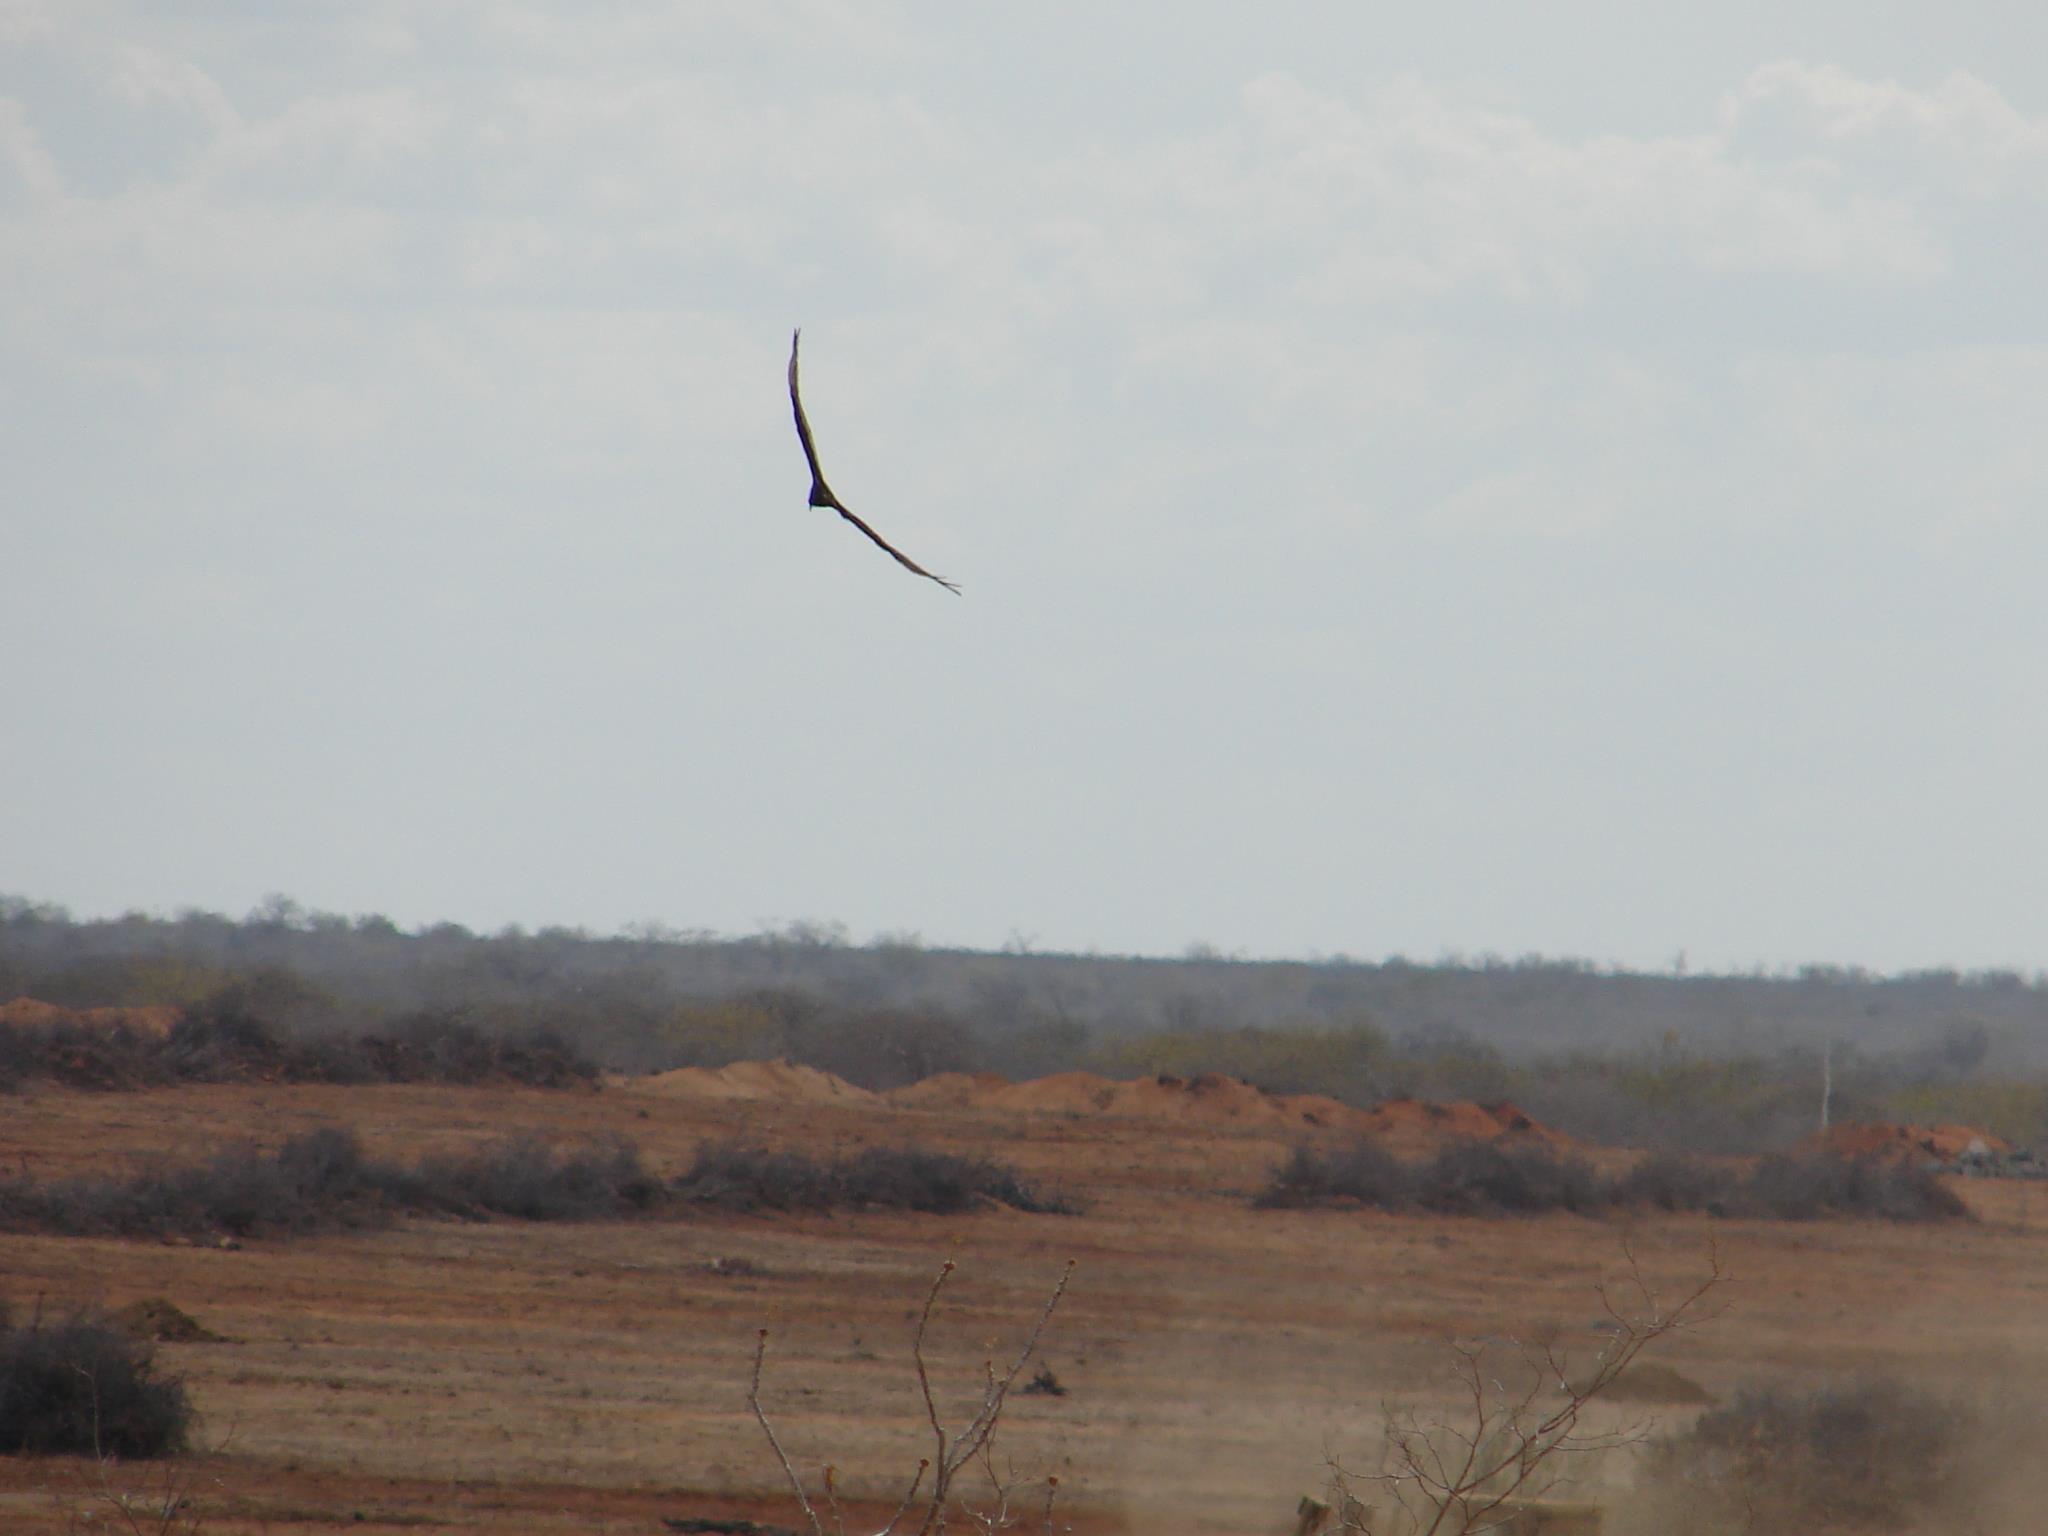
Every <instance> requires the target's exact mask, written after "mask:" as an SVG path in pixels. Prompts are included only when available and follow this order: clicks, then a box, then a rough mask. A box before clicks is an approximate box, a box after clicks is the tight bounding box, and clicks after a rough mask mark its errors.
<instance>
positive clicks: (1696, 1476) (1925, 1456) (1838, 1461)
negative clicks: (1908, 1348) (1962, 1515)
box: [1643, 1380, 1976, 1536]
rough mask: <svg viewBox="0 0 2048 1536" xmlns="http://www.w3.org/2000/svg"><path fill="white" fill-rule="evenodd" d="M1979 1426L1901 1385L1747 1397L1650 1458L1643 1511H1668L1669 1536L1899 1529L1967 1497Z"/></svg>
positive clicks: (1754, 1392) (1762, 1391) (1770, 1390)
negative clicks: (1971, 1456) (1968, 1470)
mask: <svg viewBox="0 0 2048 1536" xmlns="http://www.w3.org/2000/svg"><path fill="white" fill-rule="evenodd" d="M1975 1427H1976V1426H1975V1424H1974V1422H1973V1420H1972V1418H1971V1416H1970V1415H1968V1414H1966V1413H1965V1412H1963V1411H1962V1410H1961V1409H1959V1408H1957V1407H1956V1406H1955V1405H1953V1404H1951V1403H1948V1402H1945V1401H1943V1400H1942V1399H1940V1398H1938V1397H1934V1396H1932V1395H1930V1394H1928V1393H1926V1392H1923V1391H1920V1390H1919V1389H1917V1388H1914V1387H1911V1386H1908V1385H1905V1384H1904V1383H1901V1382H1898V1381H1890V1380H1880V1381H1866V1382H1859V1383H1855V1384H1852V1385H1847V1386H1833V1387H1823V1388H1820V1389H1819V1390H1815V1391H1806V1392H1798V1391H1791V1390H1787V1389H1784V1388H1779V1387H1763V1388H1756V1387H1752V1388H1745V1389H1744V1390H1742V1391H1741V1392H1739V1393H1738V1394H1737V1395H1736V1397H1735V1400H1734V1401H1733V1402H1731V1403H1730V1404H1728V1406H1726V1407H1724V1408H1717V1409H1713V1410H1711V1411H1709V1412H1707V1413H1704V1414H1702V1415H1701V1416H1700V1417H1699V1418H1698V1419H1697V1420H1695V1421H1694V1422H1693V1425H1692V1427H1691V1428H1690V1429H1688V1430H1687V1431H1685V1433H1683V1434H1680V1435H1677V1436H1674V1437H1672V1438H1671V1439H1668V1440H1664V1441H1661V1442H1659V1443H1658V1444H1657V1445H1656V1446H1655V1447H1654V1448H1653V1450H1652V1451H1651V1454H1650V1458H1649V1462H1648V1465H1647V1467H1646V1469H1645V1477H1644V1479H1643V1481H1644V1484H1645V1487H1646V1490H1647V1495H1648V1497H1647V1500H1646V1502H1649V1503H1652V1504H1662V1505H1664V1506H1666V1507H1665V1509H1664V1510H1663V1511H1661V1512H1660V1518H1659V1525H1660V1528H1662V1529H1665V1530H1667V1531H1669V1532H1671V1533H1672V1536H1680V1533H1688V1532H1692V1531H1709V1530H1713V1531H1718V1530H1723V1529H1734V1528H1738V1526H1739V1528H1740V1529H1744V1530H1754V1531H1760V1532H1780V1531H1782V1532H1794V1531H1796V1532H1802V1533H1803V1532H1809V1531H1836V1532H1845V1533H1846V1532H1860V1531H1871V1532H1876V1531H1894V1530H1898V1529H1900V1528H1901V1527H1902V1526H1903V1525H1911V1524H1915V1517H1916V1516H1921V1515H1925V1514H1926V1513H1927V1512H1929V1511H1931V1510H1934V1509H1937V1508H1953V1507H1955V1505H1956V1503H1957V1501H1958V1499H1959V1496H1962V1495H1964V1494H1965V1493H1966V1490H1965V1489H1964V1488H1963V1487H1962V1484H1963V1482H1964V1481H1965V1477H1964V1474H1965V1470H1966V1457H1967V1454H1968V1451H1969V1447H1970V1442H1971V1439H1972V1436H1973V1433H1974V1431H1975ZM1962 1502H1967V1500H1966V1499H1964V1500H1962ZM1967 1523H1968V1522H1964V1524H1967Z"/></svg>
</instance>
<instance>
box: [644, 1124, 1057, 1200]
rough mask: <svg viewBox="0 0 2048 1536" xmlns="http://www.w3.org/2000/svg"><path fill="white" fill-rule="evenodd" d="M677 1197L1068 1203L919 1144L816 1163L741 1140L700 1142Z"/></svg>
mask: <svg viewBox="0 0 2048 1536" xmlns="http://www.w3.org/2000/svg"><path fill="white" fill-rule="evenodd" d="M675 1194H676V1196H677V1198H679V1199H682V1200H686V1201H689V1202H691V1203H692V1204H697V1205H711V1206H717V1207H719V1208H720V1209H722V1210H731V1211H828V1210H834V1209H838V1208H840V1207H845V1206H854V1207H874V1208H880V1209H888V1210H905V1211H926V1212H932V1213H935V1214H941V1215H943V1214H947V1213H950V1212H954V1211H964V1210H969V1209H971V1208H973V1207H974V1206H977V1205H981V1204H985V1203H988V1202H991V1201H993V1202H995V1203H997V1204H1000V1205H1007V1206H1011V1207H1014V1208H1015V1209H1017V1210H1020V1211H1041V1212H1067V1211H1070V1210H1071V1209H1072V1206H1071V1205H1070V1204H1069V1203H1068V1202H1066V1201H1064V1200H1062V1199H1059V1198H1057V1197H1054V1196H1047V1195H1043V1194H1040V1193H1038V1192H1036V1191H1034V1190H1032V1189H1031V1188H1029V1187H1028V1186H1027V1185H1026V1184H1025V1183H1024V1182H1023V1180H1021V1179H1020V1178H1018V1176H1017V1174H1016V1172H1015V1171H1014V1170H1012V1169H1010V1168H1007V1167H1005V1166H1004V1165H1002V1164H1001V1163H996V1162H991V1161H989V1160H987V1159H985V1158H969V1157H959V1156H956V1155H954V1154H953V1153H950V1152H933V1151H928V1150H926V1149H924V1148H921V1147H869V1148H867V1149H866V1150H864V1151H861V1152H856V1153H854V1154H853V1155H852V1156H850V1157H840V1158H833V1159H830V1160H827V1161H824V1162H820V1161H818V1160H817V1159H815V1158H811V1157H807V1156H805V1155H804V1154H802V1153H800V1152H772V1151H769V1150H767V1149H765V1148H761V1147H752V1146H747V1145H745V1144H743V1143H740V1142H729V1141H728V1142H712V1143H708V1144H707V1145H705V1146H703V1147H700V1148H699V1149H698V1152H697V1156H696V1160H695V1161H694V1162H693V1163H692V1164H691V1165H690V1169H689V1171H688V1172H686V1173H685V1174H684V1175H683V1176H682V1177H681V1178H680V1179H678V1180H677V1181H676V1183H675Z"/></svg>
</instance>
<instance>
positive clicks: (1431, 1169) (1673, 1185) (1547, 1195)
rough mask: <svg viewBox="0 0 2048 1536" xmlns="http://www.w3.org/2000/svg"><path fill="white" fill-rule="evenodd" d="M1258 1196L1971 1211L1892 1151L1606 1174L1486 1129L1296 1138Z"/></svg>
mask: <svg viewBox="0 0 2048 1536" xmlns="http://www.w3.org/2000/svg"><path fill="white" fill-rule="evenodd" d="M1253 1204H1255V1205H1257V1206H1260V1207H1264V1208H1268V1209H1270V1208H1275V1207H1287V1206H1311V1205H1336V1204H1355V1205H1366V1206H1372V1207H1375V1208H1377V1209H1380V1210H1388V1211H1429V1212H1433V1213H1437V1214H1441V1215H1453V1216H1487V1215H1521V1214H1534V1213H1536V1212H1539V1211H1574V1212H1578V1213H1581V1214H1594V1213H1598V1212H1602V1211H1608V1210H1613V1209H1631V1210H1643V1209H1651V1210H1661V1211H1697V1212H1704V1213H1706V1214H1707V1215H1711V1216H1730V1217H1755V1218H1763V1219H1768V1220H1778V1221H1812V1220H1816V1219H1818V1218H1821V1217H1827V1216H1869V1217H1877V1218H1881V1219H1883V1220H1886V1221H1945V1220H1955V1219H1958V1218H1963V1217H1967V1216H1968V1214H1969V1211H1968V1208H1967V1207H1966V1206H1965V1205H1964V1204H1963V1202H1962V1200H1961V1199H1960V1198H1959V1197H1958V1196H1957V1195H1956V1193H1955V1191H1954V1190H1952V1189H1950V1188H1949V1187H1948V1185H1947V1184H1945V1183H1944V1182H1942V1180H1941V1179H1940V1177H1939V1176H1937V1175H1935V1174H1931V1173H1929V1172H1927V1171H1926V1170H1925V1169H1922V1168H1917V1167H1913V1166H1911V1165H1907V1164H1902V1163H1896V1162H1891V1163H1887V1162H1880V1161H1878V1160H1875V1159H1869V1158H1860V1159H1850V1158H1841V1157H1772V1158H1765V1159H1763V1160H1762V1161H1761V1162H1759V1163H1758V1164H1757V1165H1756V1166H1755V1167H1754V1168H1752V1169H1750V1170H1749V1171H1747V1172H1745V1171H1743V1170H1741V1169H1739V1168H1736V1167H1733V1166H1729V1165H1726V1164H1712V1163H1701V1162H1694V1161H1692V1160H1691V1159H1688V1158H1682V1157H1675V1156H1671V1155H1668V1154H1658V1155H1656V1156H1653V1157H1650V1158H1646V1159H1645V1160H1644V1161H1642V1162H1641V1163H1638V1164H1637V1165H1636V1166H1635V1167H1634V1168H1632V1169H1631V1170H1629V1171H1628V1172H1627V1173H1624V1174H1621V1175H1619V1176H1618V1177H1606V1176H1603V1175H1601V1174H1600V1173H1599V1172H1597V1171H1596V1170H1595V1169H1594V1168H1593V1167H1592V1166H1591V1165H1590V1164H1588V1163H1586V1162H1584V1161H1582V1160H1580V1159H1578V1158H1573V1157H1559V1156H1556V1155H1555V1154H1553V1153H1550V1152H1547V1151H1544V1150H1543V1149H1541V1148H1537V1147H1505V1146H1502V1145H1501V1144H1500V1143H1498V1142H1487V1141H1468V1142H1462V1143H1454V1144H1452V1145H1451V1146H1448V1147H1446V1148H1444V1149H1443V1150H1442V1151H1440V1152H1438V1153H1437V1155H1436V1156H1435V1157H1433V1158H1430V1159H1428V1160H1427V1161H1424V1162H1419V1163H1404V1162H1402V1161H1401V1160H1400V1159H1398V1158H1396V1157H1394V1156H1393V1155H1392V1154H1391V1153H1389V1152H1387V1151H1386V1150H1385V1149H1384V1148H1382V1147H1380V1146H1379V1145H1378V1144H1377V1143H1374V1142H1371V1141H1358V1142H1354V1143H1353V1144H1351V1145H1350V1146H1345V1147H1338V1148H1333V1149H1330V1150H1319V1149H1316V1148H1313V1147H1296V1148H1295V1149H1294V1151H1293V1153H1292V1154H1291V1155H1290V1156H1289V1157H1288V1159H1287V1160H1286V1161H1285V1162H1284V1163H1282V1164H1281V1165H1280V1167H1279V1168H1278V1169H1277V1170H1275V1172H1274V1174H1273V1176H1272V1178H1271V1180H1270V1181H1269V1182H1268V1183H1267V1185H1266V1187H1265V1188H1264V1189H1262V1190H1261V1191H1259V1193H1258V1194H1257V1195H1256V1196H1254V1197H1253Z"/></svg>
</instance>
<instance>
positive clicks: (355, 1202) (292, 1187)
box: [0, 1128, 664, 1237]
mask: <svg viewBox="0 0 2048 1536" xmlns="http://www.w3.org/2000/svg"><path fill="white" fill-rule="evenodd" d="M663 1198H664V1195H663V1191H662V1186H661V1182H660V1180H659V1179H657V1178H656V1177H655V1176H654V1175H653V1174H651V1173H649V1172H647V1170H646V1169H645V1168H643V1167H642V1166H641V1163H640V1156H639V1152H638V1150H637V1149H636V1148H634V1147H633V1145H632V1144H631V1143H630V1142H625V1141H607V1142H601V1143H597V1144H595V1145H592V1146H589V1147H585V1148H581V1149H574V1150H570V1151H567V1152H560V1153H558V1152H556V1151H554V1150H553V1149H551V1148H549V1147H548V1146H546V1145H545V1144H544V1143H542V1142H540V1141H538V1140H536V1139H533V1138H527V1137H520V1138H514V1139H511V1140H508V1141H504V1142H500V1143H498V1144H496V1145H494V1146H491V1147H487V1148H484V1149H482V1150H480V1151H478V1152H475V1153H470V1154H466V1155H463V1156H460V1157H440V1158H429V1159H426V1160H425V1161H423V1162H421V1163H419V1164H418V1165H416V1166H415V1167H412V1168H404V1167H401V1166H399V1165H398V1164H395V1163H390V1162H385V1161H382V1160H380V1159H377V1158H372V1157H370V1156H368V1155H367V1154H366V1153H365V1152H364V1151H363V1149H362V1146H361V1144H360V1143H359V1142H358V1141H357V1140H356V1138H355V1136H354V1135H353V1134H352V1133H350V1132H348V1131H344V1130H337V1129H331V1128H328V1129H321V1130H316V1131H310V1132H307V1133H305V1134H303V1135H298V1136H294V1137H291V1138H290V1139H289V1140H287V1141H286V1142H285V1143H284V1144H283V1145H282V1146H280V1147H279V1148H277V1149H276V1150H275V1151H272V1152H265V1151H262V1150H259V1149H258V1148H255V1147H251V1146H237V1147H231V1148H229V1149H227V1150H226V1151H223V1152H221V1153H219V1154H217V1155H216V1156H214V1157H213V1158H210V1159H209V1160H208V1161H206V1162H204V1163H199V1164H195V1165H193V1166H190V1167H186V1168H173V1169H160V1170H152V1171H150V1172H148V1173H142V1174H137V1175H135V1176H133V1177H131V1178H127V1179H110V1178H75V1179H56V1180H47V1181H38V1180H33V1179H27V1178H14V1179H7V1180H4V1181H0V1230H5V1231H14V1232H55V1233H59V1234H62V1235H66V1236H109V1237H168V1236H188V1237H197V1236H211V1235H216V1234H223V1233H224V1234H227V1235H229V1236H234V1237H248V1236H290V1235H294V1234H301V1233H307V1232H320V1231H334V1230H341V1229H349V1228H360V1227H369V1226H378V1225H382V1224H384V1223H386V1222H389V1221H390V1220H392V1219H393V1218H394V1217H397V1216H401V1215H431V1216H456V1217H464V1218H469V1219H484V1218H488V1217H491V1216H512V1217H517V1218H520V1219H523V1220H528V1221H591V1220H602V1219H607V1218H612V1217H618V1216H627V1215H632V1214H636V1213H639V1212H643V1211H647V1210H651V1209H652V1208H654V1207H655V1206H657V1205H659V1204H660V1203H661V1201H662V1199H663Z"/></svg>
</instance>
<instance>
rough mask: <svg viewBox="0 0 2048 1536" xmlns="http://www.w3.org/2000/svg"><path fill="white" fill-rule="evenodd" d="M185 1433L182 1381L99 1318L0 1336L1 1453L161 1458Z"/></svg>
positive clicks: (187, 1410)
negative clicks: (163, 1372) (158, 1367)
mask: <svg viewBox="0 0 2048 1536" xmlns="http://www.w3.org/2000/svg"><path fill="white" fill-rule="evenodd" d="M191 1430H192V1406H191V1403H190V1402H189V1401H188V1400H187V1398H186V1395H185V1386H184V1383H183V1382H181V1381H178V1380H176V1379H175V1378H167V1377H161V1376H158V1375H157V1374H156V1369H155V1360H154V1356H153V1353H152V1351H151V1349H150V1347H149V1346H148V1345H146V1344H143V1343H140V1342H138V1341H137V1340H135V1339H133V1338H130V1337H129V1336H128V1335H127V1334H126V1333H124V1332H123V1331H122V1330H121V1329H119V1328H117V1327H114V1326H113V1325H111V1324H110V1323H108V1322H106V1321H105V1320H103V1319H100V1318H97V1317H93V1316H90V1315H84V1314H81V1315H79V1316H76V1317H73V1318H70V1319H68V1320H67V1321H65V1322H61V1323H57V1324H54V1325H45V1324H43V1323H42V1322H40V1320H38V1321H37V1322H35V1323H31V1324H30V1325H29V1326H27V1327H23V1328H5V1329H4V1331H0V1454H7V1455H16V1454H20V1453H23V1452H27V1453H30V1454H41V1455H74V1456H119V1457H124V1458H134V1457H147V1456H164V1455H171V1454H174V1453H176V1452H178V1451H181V1450H183V1449H184V1448H185V1444H186V1441H187V1438H188V1437H189V1436H190V1434H191Z"/></svg>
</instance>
